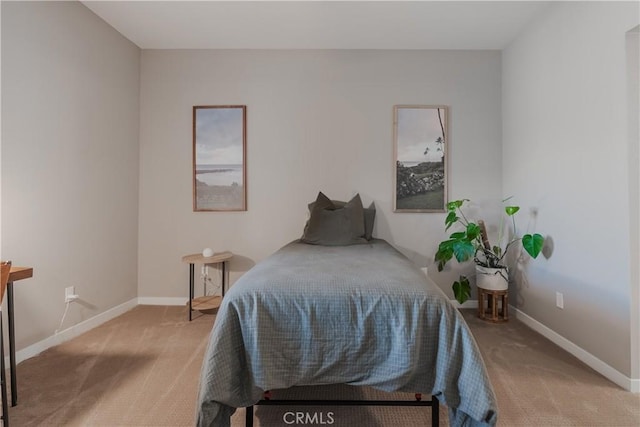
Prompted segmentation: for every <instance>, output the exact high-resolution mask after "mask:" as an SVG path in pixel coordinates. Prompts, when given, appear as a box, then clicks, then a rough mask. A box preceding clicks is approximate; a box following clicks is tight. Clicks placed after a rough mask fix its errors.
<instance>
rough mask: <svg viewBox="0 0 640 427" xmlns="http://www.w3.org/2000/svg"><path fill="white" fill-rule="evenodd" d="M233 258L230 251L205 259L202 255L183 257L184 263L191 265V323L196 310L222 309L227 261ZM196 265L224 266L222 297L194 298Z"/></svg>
mask: <svg viewBox="0 0 640 427" xmlns="http://www.w3.org/2000/svg"><path fill="white" fill-rule="evenodd" d="M231 257H233V254H232V253H231V252H229V251H225V252H219V253H216V254H213V255H212V256H210V257H205V256H203V255H202V254H192V255H185V256H183V257H182V262H186V263H189V321H191V319H192V316H191V315H192V312H193V311H194V310H198V311H205V310H213V309H216V308H218V307H220V304H221V303H222V298H223V297H224V293H225V290H226V289H225V288H226V281H227V275H226V269H227V261H229V260H230V259H231ZM195 264H202V265H215V264H220V265H221V266H222V295H221V296H220V295H204V296H201V297H198V298H194V289H193V287H194V280H195Z"/></svg>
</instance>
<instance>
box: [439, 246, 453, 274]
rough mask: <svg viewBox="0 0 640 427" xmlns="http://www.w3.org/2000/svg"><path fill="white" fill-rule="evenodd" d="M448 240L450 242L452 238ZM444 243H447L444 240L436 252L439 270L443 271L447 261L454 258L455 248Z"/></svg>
mask: <svg viewBox="0 0 640 427" xmlns="http://www.w3.org/2000/svg"><path fill="white" fill-rule="evenodd" d="M447 242H450V240H448V241H447ZM443 243H446V242H442V243H441V244H440V247H439V249H438V252H436V256H435V261H437V262H438V271H442V270H443V269H444V266H445V265H446V264H447V262H448V261H449V260H450V259H451V258H453V248H452V247H451V245H450V244H448V245H443Z"/></svg>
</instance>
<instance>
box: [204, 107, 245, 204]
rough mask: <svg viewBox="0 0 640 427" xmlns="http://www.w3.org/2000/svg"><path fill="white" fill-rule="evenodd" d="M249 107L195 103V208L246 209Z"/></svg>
mask: <svg viewBox="0 0 640 427" xmlns="http://www.w3.org/2000/svg"><path fill="white" fill-rule="evenodd" d="M246 116H247V107H246V105H216V106H210V105H207V106H195V107H193V210H194V211H246V210H247V179H246V178H247V170H246V166H247V162H246V148H247V147H246V145H247V136H246V135H247V132H246V130H247V117H246Z"/></svg>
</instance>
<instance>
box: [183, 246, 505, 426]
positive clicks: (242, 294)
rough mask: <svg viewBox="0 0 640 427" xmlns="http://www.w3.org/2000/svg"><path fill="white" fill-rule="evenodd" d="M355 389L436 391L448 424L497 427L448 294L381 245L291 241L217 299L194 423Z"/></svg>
mask: <svg viewBox="0 0 640 427" xmlns="http://www.w3.org/2000/svg"><path fill="white" fill-rule="evenodd" d="M325 384H351V385H362V386H372V387H375V388H378V389H381V390H385V391H405V392H416V393H424V394H433V395H436V396H437V397H438V399H439V400H440V401H441V402H442V403H444V404H445V405H447V406H448V408H449V414H450V417H449V418H450V425H451V426H484V425H495V423H496V419H497V406H496V399H495V395H494V392H493V389H492V386H491V383H490V382H489V379H488V377H487V373H486V369H485V366H484V362H483V361H482V357H481V355H480V352H479V350H478V347H477V345H476V342H475V340H474V338H473V336H472V335H471V332H470V331H469V329H468V326H467V324H466V323H465V321H464V319H463V318H462V316H461V315H460V313H459V312H458V311H457V309H456V308H455V307H453V306H452V305H451V303H450V302H449V301H448V300H447V298H446V296H445V295H444V293H443V292H442V291H441V290H440V289H438V288H437V286H436V285H435V284H434V283H433V282H432V281H430V280H429V279H428V278H427V277H426V276H425V275H424V274H423V273H422V272H421V271H420V270H419V269H418V268H417V267H416V266H415V265H414V264H413V263H411V261H409V260H408V259H407V258H406V257H405V256H404V255H402V254H401V253H399V252H398V251H397V250H395V249H394V248H393V247H392V246H391V245H389V244H388V243H387V242H385V241H384V240H372V241H371V242H370V244H362V245H352V246H341V247H327V246H315V245H308V244H304V243H300V242H298V241H295V242H292V243H290V244H288V245H286V246H284V247H283V248H282V249H280V250H279V251H277V252H276V253H274V254H273V255H271V256H270V257H268V258H267V259H265V260H264V261H262V262H260V263H258V264H257V265H256V266H255V267H253V268H252V269H251V270H249V271H248V272H247V273H245V274H244V275H243V276H242V277H241V278H240V279H239V280H238V281H237V282H236V283H235V284H234V285H233V286H232V288H231V289H230V290H229V292H228V293H227V294H226V296H225V297H224V300H223V303H222V306H221V307H220V310H219V312H218V315H217V317H216V320H215V324H214V327H213V330H212V332H211V336H210V340H209V344H208V348H207V350H206V353H205V356H204V361H203V366H202V374H201V378H200V389H199V393H198V402H197V408H196V412H197V414H196V422H197V425H198V426H229V425H230V417H231V415H232V414H233V412H234V411H235V408H238V407H246V406H250V405H252V404H254V403H256V402H257V401H258V400H260V399H261V397H262V393H263V391H265V390H277V389H285V388H289V387H292V386H302V385H325Z"/></svg>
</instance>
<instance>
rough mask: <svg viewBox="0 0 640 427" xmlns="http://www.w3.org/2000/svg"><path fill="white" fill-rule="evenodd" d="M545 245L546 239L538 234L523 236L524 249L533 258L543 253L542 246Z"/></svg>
mask: <svg viewBox="0 0 640 427" xmlns="http://www.w3.org/2000/svg"><path fill="white" fill-rule="evenodd" d="M543 244H544V237H542V236H541V235H540V234H538V233H536V234H534V235H531V234H525V235H524V236H522V247H523V248H524V250H525V251H527V253H528V254H529V255H531V258H537V257H538V255H540V252H541V251H542V245H543Z"/></svg>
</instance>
